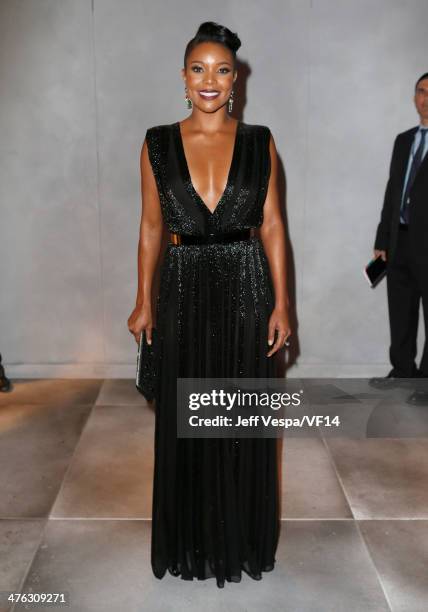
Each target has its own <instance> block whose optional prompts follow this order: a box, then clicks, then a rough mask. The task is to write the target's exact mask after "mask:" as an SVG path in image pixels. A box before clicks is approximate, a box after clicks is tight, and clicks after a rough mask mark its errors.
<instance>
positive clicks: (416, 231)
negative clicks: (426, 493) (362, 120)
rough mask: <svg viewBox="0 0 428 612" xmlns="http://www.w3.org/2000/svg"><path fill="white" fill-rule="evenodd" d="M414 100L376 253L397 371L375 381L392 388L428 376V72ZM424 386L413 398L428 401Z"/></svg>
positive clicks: (398, 142) (397, 149) (395, 156)
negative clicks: (383, 271)
mask: <svg viewBox="0 0 428 612" xmlns="http://www.w3.org/2000/svg"><path fill="white" fill-rule="evenodd" d="M414 102H415V106H416V110H417V111H418V114H419V117H420V125H419V126H418V127H414V128H412V129H410V130H407V131H406V132H403V133H401V134H398V136H397V137H396V139H395V143H394V149H393V153H392V159H391V165H390V172H389V179H388V183H387V187H386V191H385V198H384V203H383V208H382V214H381V220H380V223H379V225H378V228H377V233H376V240H375V245H374V254H375V257H378V256H380V257H382V259H384V260H385V261H386V262H387V292H388V310H389V323H390V332H391V345H390V350H389V356H390V361H391V364H392V370H391V371H390V372H389V374H388V375H387V376H386V377H384V378H373V379H371V380H370V384H371V385H372V386H375V387H377V388H388V387H391V386H394V385H395V384H397V383H398V381H397V380H396V379H400V378H406V379H407V378H424V379H425V378H426V379H428V341H427V336H428V155H427V150H428V134H427V132H428V73H426V74H423V75H422V76H421V77H420V78H419V79H418V81H417V82H416V85H415V93H414ZM421 300H422V305H423V312H424V321H425V338H426V339H425V346H424V350H423V355H422V359H421V362H420V365H419V368H417V367H416V363H415V358H416V353H417V347H416V339H417V330H418V320H419V307H420V302H421ZM427 397H428V396H427V394H426V391H424V390H419V391H415V392H414V393H413V394H412V395H411V396H410V398H409V399H408V401H409V402H410V403H425V402H426V400H427Z"/></svg>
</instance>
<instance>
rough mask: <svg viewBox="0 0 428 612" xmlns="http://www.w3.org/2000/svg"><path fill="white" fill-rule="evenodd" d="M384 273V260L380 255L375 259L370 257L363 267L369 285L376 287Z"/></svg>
mask: <svg viewBox="0 0 428 612" xmlns="http://www.w3.org/2000/svg"><path fill="white" fill-rule="evenodd" d="M385 274H386V261H384V260H383V259H382V257H381V256H380V255H378V257H376V259H372V260H371V261H370V262H369V263H368V264H367V266H366V267H365V268H364V275H365V277H366V278H367V280H368V282H369V285H370V287H376V285H377V284H378V283H380V281H381V280H382V279H383V277H384V276H385Z"/></svg>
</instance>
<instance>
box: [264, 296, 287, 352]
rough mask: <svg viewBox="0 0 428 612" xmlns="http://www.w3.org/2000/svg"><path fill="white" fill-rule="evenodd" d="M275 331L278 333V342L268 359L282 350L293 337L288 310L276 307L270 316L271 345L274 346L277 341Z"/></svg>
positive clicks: (269, 341) (269, 335)
mask: <svg viewBox="0 0 428 612" xmlns="http://www.w3.org/2000/svg"><path fill="white" fill-rule="evenodd" d="M275 330H276V331H277V337H276V342H275V344H274V345H273V347H272V348H271V350H270V351H269V352H268V353H267V356H268V357H270V356H271V355H273V354H274V353H276V351H277V350H278V349H280V348H282V347H283V346H284V345H285V344H286V342H287V340H288V338H289V337H290V336H291V329H290V322H289V318H288V310H287V308H279V307H275V308H274V309H273V311H272V314H271V315H270V318H269V327H268V344H269V345H271V344H273V342H274V340H275Z"/></svg>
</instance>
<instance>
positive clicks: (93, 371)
mask: <svg viewBox="0 0 428 612" xmlns="http://www.w3.org/2000/svg"><path fill="white" fill-rule="evenodd" d="M207 19H212V20H215V21H219V22H221V23H225V24H226V25H228V27H230V28H231V29H233V30H235V31H237V32H238V34H239V36H240V37H241V40H242V42H243V46H242V47H241V49H240V52H239V57H240V59H241V61H242V63H243V64H242V68H243V69H242V70H241V73H242V74H244V72H245V71H246V70H247V69H248V72H249V74H248V75H247V76H246V77H245V83H244V85H243V88H241V89H240V93H239V95H240V100H239V101H238V103H237V104H242V105H243V116H242V118H243V119H244V121H246V122H248V123H263V124H267V125H269V127H270V128H271V131H272V133H273V135H274V137H275V140H276V145H277V148H278V151H279V154H280V158H281V162H282V164H283V167H284V171H285V175H286V180H287V216H288V231H289V236H290V239H291V244H292V249H293V259H294V266H295V298H296V309H297V316H298V321H299V327H298V337H299V344H300V356H299V357H298V360H297V364H296V365H295V366H294V367H293V368H292V370H291V372H290V373H291V374H292V375H296V376H298V375H301V376H306V375H314V376H315V375H332V376H334V375H349V376H354V375H361V376H364V375H370V374H375V373H379V374H380V373H383V372H384V371H386V369H387V368H388V365H387V362H388V358H387V349H388V340H389V335H388V321H387V305H386V293H385V284H384V283H383V284H382V286H380V287H378V289H376V290H375V291H372V290H370V289H369V287H368V285H367V283H366V280H365V279H364V278H363V275H362V268H363V266H364V264H365V263H366V261H367V260H368V259H369V258H370V256H371V252H372V244H373V239H374V232H375V228H376V225H377V222H378V218H379V213H380V207H381V202H382V198H383V192H384V187H385V182H386V178H387V170H388V165H389V159H390V154H391V148H392V144H393V140H394V137H395V135H396V133H397V132H399V131H402V130H404V129H407V128H408V127H411V126H413V125H416V124H417V115H416V112H415V110H414V107H413V103H412V89H413V85H414V81H415V78H416V77H417V76H418V75H419V74H421V73H422V72H425V71H426V70H428V64H427V63H426V62H427V57H428V37H427V36H426V23H427V22H428V3H427V2H426V0H411V1H404V0H401V1H397V0H393V1H392V0H376V1H373V0H370V1H369V0H358V1H354V2H351V1H350V0H345V1H343V0H313V1H309V0H295V1H292V0H288V1H285V0H277V1H275V2H274V1H268V2H267V3H265V4H264V5H262V4H261V3H260V2H256V1H255V0H251V1H245V2H240V1H223V0H218V2H216V3H213V2H212V1H211V0H210V1H198V2H195V1H189V0H184V1H181V2H180V3H178V2H172V1H171V0H168V1H163V2H152V1H141V0H122V1H121V2H117V1H114V0H93V2H91V0H2V1H1V3H0V46H1V48H0V83H1V104H0V129H1V134H2V137H1V139H0V162H1V163H0V171H1V177H0V190H1V198H0V202H1V215H0V224H1V230H0V238H1V240H0V266H1V289H0V292H1V299H0V326H1V327H0V352H1V353H2V354H3V360H4V362H5V364H6V366H7V371H8V374H9V375H11V376H17V377H18V376H94V377H97V376H111V377H116V376H118V377H120V376H133V374H134V372H135V356H136V344H135V341H134V339H133V337H132V336H131V335H130V334H129V332H128V330H127V323H126V321H127V318H128V316H129V314H130V312H131V310H132V308H133V305H134V301H135V294H136V287H137V267H136V265H137V264H136V250H137V244H138V230H139V220H140V210H141V202H140V176H139V154H140V149H141V144H142V140H143V138H144V135H145V131H146V129H147V128H148V127H150V126H152V125H156V124H159V123H169V122H173V121H176V120H177V119H183V118H184V117H185V116H187V114H188V111H187V110H186V107H185V103H184V92H183V84H182V80H181V76H180V69H181V65H182V57H183V53H184V47H185V43H186V42H187V40H189V39H190V38H191V37H192V36H193V34H194V32H195V31H196V29H197V26H198V25H199V23H201V22H202V21H205V20H207Z"/></svg>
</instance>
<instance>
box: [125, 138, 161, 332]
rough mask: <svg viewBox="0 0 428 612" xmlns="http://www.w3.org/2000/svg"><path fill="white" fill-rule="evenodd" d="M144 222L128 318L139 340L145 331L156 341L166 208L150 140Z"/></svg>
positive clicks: (143, 161)
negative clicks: (155, 299) (156, 281)
mask: <svg viewBox="0 0 428 612" xmlns="http://www.w3.org/2000/svg"><path fill="white" fill-rule="evenodd" d="M140 170H141V200H142V210H141V222H140V237H139V241H138V291H137V298H136V304H135V308H134V310H133V312H132V314H131V316H130V317H129V319H128V329H129V331H130V332H131V333H133V334H134V336H135V340H136V342H137V343H138V342H139V339H140V334H141V332H142V331H145V333H146V339H147V342H148V343H149V344H151V341H152V327H153V323H154V322H153V315H152V284H153V276H154V273H155V270H156V265H157V262H158V258H159V254H160V248H161V243H162V230H163V224H162V211H161V206H160V200H159V192H158V188H157V184H156V179H155V177H154V174H153V169H152V166H151V163H150V159H149V155H148V149H147V140H146V139H145V140H144V143H143V146H142V149H141V155H140Z"/></svg>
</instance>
